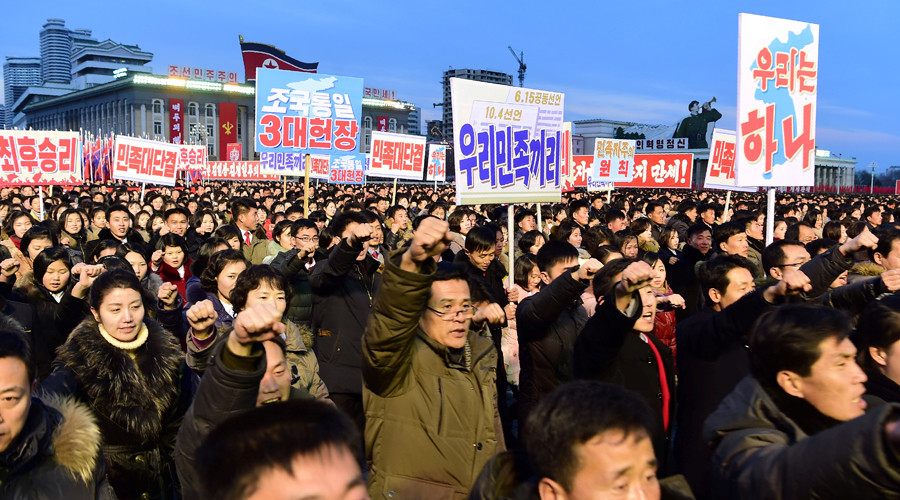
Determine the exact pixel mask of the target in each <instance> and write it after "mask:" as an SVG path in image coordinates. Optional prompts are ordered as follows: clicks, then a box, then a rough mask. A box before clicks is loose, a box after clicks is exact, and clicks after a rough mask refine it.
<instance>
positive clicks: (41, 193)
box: [38, 187, 44, 220]
mask: <svg viewBox="0 0 900 500" xmlns="http://www.w3.org/2000/svg"><path fill="white" fill-rule="evenodd" d="M38 196H40V201H41V220H44V189H43V188H41V187H38Z"/></svg>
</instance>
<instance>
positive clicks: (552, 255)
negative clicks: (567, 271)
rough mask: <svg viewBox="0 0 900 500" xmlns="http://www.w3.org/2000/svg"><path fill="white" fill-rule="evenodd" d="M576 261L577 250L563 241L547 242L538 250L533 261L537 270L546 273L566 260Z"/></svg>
mask: <svg viewBox="0 0 900 500" xmlns="http://www.w3.org/2000/svg"><path fill="white" fill-rule="evenodd" d="M573 259H574V260H576V261H577V260H578V249H577V248H575V247H574V246H572V244H571V243H568V242H566V241H564V240H553V241H548V242H547V243H546V244H545V245H544V246H542V247H541V249H540V250H538V253H537V257H536V258H535V261H536V262H537V265H538V269H540V270H541V271H543V272H548V271H549V270H550V268H551V267H553V266H555V265H557V264H559V263H561V262H565V261H567V260H573Z"/></svg>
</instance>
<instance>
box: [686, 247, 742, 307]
mask: <svg viewBox="0 0 900 500" xmlns="http://www.w3.org/2000/svg"><path fill="white" fill-rule="evenodd" d="M739 267H742V268H744V269H746V270H748V271H750V275H751V276H752V275H753V263H752V262H750V261H749V260H747V258H745V257H741V256H740V255H728V254H722V255H717V256H715V257H713V258H712V259H709V260H707V261H706V262H704V263H703V264H701V265H700V270H699V271H698V273H697V274H698V277H699V278H700V292H701V294H702V297H703V300H704V301H708V300H709V291H710V290H712V289H716V290H718V291H719V292H720V293H723V294H724V293H725V290H726V289H728V285H729V284H730V283H731V281H729V279H728V273H729V272H730V271H731V270H732V269H737V268H739Z"/></svg>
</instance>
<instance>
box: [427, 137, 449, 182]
mask: <svg viewBox="0 0 900 500" xmlns="http://www.w3.org/2000/svg"><path fill="white" fill-rule="evenodd" d="M425 180H426V181H429V182H434V181H440V182H444V181H445V180H447V145H446V144H429V145H428V171H427V172H426V173H425Z"/></svg>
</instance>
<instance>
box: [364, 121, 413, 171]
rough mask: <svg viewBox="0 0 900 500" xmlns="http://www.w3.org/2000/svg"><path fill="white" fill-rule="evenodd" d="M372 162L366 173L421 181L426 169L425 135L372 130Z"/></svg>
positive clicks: (370, 156)
mask: <svg viewBox="0 0 900 500" xmlns="http://www.w3.org/2000/svg"><path fill="white" fill-rule="evenodd" d="M370 151H371V152H370V153H369V158H370V159H371V163H370V166H369V170H368V171H367V172H366V175H367V176H369V177H387V178H389V179H410V180H415V181H421V180H422V175H423V174H424V171H425V137H423V136H419V135H405V134H391V133H389V132H378V131H375V130H373V131H372V149H371V150H370Z"/></svg>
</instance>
